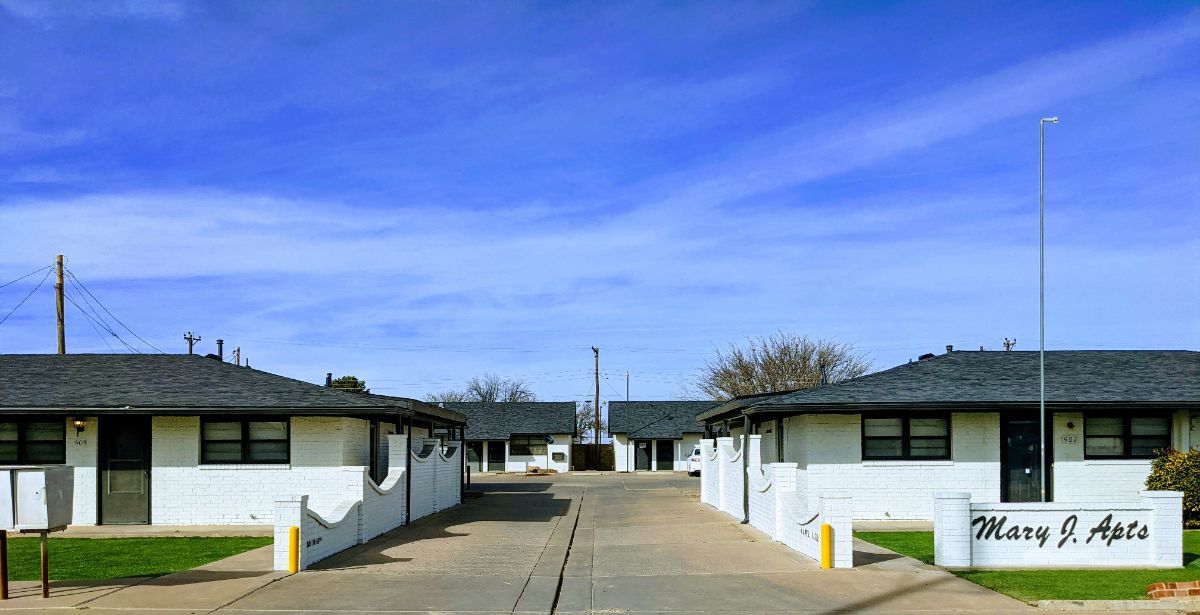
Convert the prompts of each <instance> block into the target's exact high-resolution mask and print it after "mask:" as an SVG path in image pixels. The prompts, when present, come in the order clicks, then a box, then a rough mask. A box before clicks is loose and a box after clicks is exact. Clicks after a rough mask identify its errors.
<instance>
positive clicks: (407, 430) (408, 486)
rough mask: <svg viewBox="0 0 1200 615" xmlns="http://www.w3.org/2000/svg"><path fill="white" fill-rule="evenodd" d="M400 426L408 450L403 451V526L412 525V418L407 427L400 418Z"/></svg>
mask: <svg viewBox="0 0 1200 615" xmlns="http://www.w3.org/2000/svg"><path fill="white" fill-rule="evenodd" d="M400 425H401V427H403V429H404V435H406V436H408V437H407V438H405V439H404V442H405V444H404V446H405V448H407V449H408V450H406V451H404V525H408V524H409V523H412V471H413V462H412V417H411V416H410V417H408V421H407V426H405V420H404V418H403V417H402V418H401V419H400Z"/></svg>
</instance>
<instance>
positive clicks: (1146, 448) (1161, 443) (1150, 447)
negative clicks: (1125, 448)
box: [1129, 436, 1171, 457]
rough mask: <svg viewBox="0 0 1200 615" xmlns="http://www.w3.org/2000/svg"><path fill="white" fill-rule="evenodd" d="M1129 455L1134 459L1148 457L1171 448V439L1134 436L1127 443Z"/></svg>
mask: <svg viewBox="0 0 1200 615" xmlns="http://www.w3.org/2000/svg"><path fill="white" fill-rule="evenodd" d="M1129 445H1130V451H1129V453H1130V454H1131V455H1133V456H1134V457H1150V456H1152V455H1155V454H1157V451H1159V450H1162V449H1164V448H1168V447H1169V446H1171V438H1169V437H1163V436H1134V437H1133V438H1131V439H1130V442H1129Z"/></svg>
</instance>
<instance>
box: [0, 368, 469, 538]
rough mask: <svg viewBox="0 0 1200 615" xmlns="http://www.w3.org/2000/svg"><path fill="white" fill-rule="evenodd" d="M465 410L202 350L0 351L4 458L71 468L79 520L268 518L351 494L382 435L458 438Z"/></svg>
mask: <svg viewBox="0 0 1200 615" xmlns="http://www.w3.org/2000/svg"><path fill="white" fill-rule="evenodd" d="M464 422H465V417H464V416H463V415H461V414H459V413H456V412H453V411H450V410H446V409H443V408H439V407H437V406H431V405H429V404H425V403H422V402H419V401H416V400H411V399H404V398H398V397H387V396H381V395H371V394H367V393H351V392H346V391H339V390H336V389H331V388H326V387H322V386H318V385H314V384H310V383H307V382H301V381H298V380H293V379H290V378H285V377H283V376H278V375H275V374H270V373H267V372H263V371H259V370H255V369H250V368H248V367H238V366H235V365H232V364H229V363H224V362H221V361H219V360H215V359H211V358H207V357H201V356H198V355H116V354H111V355H88V354H74V355H0V465H15V464H36V465H42V464H62V463H65V464H67V465H71V466H74V468H75V472H74V475H75V485H74V487H75V492H74V523H75V524H79V525H93V524H154V525H179V524H271V523H272V521H273V514H274V512H273V511H274V506H275V501H276V500H277V499H279V498H281V497H289V496H298V495H309V496H310V503H311V505H312V506H313V507H317V508H332V507H333V506H335V505H337V504H338V502H339V501H340V500H341V499H343V498H344V494H343V491H344V489H343V488H342V487H343V486H344V485H343V483H345V481H346V476H348V474H347V472H351V473H353V472H354V471H356V470H357V471H358V472H359V474H361V473H362V471H363V470H364V469H365V470H366V471H367V472H369V474H370V476H372V477H373V479H374V480H376V481H379V480H381V479H382V478H383V477H382V474H384V473H386V471H387V460H388V451H387V442H388V437H387V436H388V435H392V434H408V435H410V438H409V439H408V440H409V442H412V443H413V444H414V446H420V445H421V442H422V438H426V437H431V436H433V437H441V438H443V439H449V440H457V439H460V438H461V429H462V426H463V425H464Z"/></svg>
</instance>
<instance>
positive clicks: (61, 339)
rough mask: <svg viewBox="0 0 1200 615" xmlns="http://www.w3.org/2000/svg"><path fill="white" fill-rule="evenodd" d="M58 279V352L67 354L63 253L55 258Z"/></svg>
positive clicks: (56, 297) (56, 285) (55, 299)
mask: <svg viewBox="0 0 1200 615" xmlns="http://www.w3.org/2000/svg"><path fill="white" fill-rule="evenodd" d="M54 265H55V268H56V269H57V270H58V281H57V282H55V283H54V301H55V303H56V304H57V306H58V354H67V311H66V309H65V306H63V255H62V254H59V255H58V258H56V259H54Z"/></svg>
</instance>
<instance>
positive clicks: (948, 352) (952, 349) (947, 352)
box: [946, 344, 954, 354]
mask: <svg viewBox="0 0 1200 615" xmlns="http://www.w3.org/2000/svg"><path fill="white" fill-rule="evenodd" d="M952 352H954V346H952V345H950V344H946V354H950V353H952Z"/></svg>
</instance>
